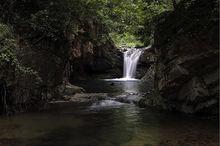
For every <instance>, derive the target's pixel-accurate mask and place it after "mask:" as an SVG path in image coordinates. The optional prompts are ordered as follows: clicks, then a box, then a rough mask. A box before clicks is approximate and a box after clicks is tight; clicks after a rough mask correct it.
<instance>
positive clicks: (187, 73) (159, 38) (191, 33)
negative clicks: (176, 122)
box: [154, 0, 219, 114]
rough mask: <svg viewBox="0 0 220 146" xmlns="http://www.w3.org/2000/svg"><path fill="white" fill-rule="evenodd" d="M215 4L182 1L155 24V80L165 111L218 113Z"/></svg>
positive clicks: (215, 1)
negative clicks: (166, 109)
mask: <svg viewBox="0 0 220 146" xmlns="http://www.w3.org/2000/svg"><path fill="white" fill-rule="evenodd" d="M218 3H219V1H218V0H208V1H207V0H195V1H190V0H183V1H181V2H180V3H179V4H178V5H177V7H176V10H175V11H173V12H170V13H168V14H166V16H165V17H164V18H163V19H161V21H160V22H159V23H158V25H157V29H156V32H155V44H154V47H155V48H156V54H157V55H158V58H157V63H156V77H155V80H156V87H157V88H158V90H159V92H160V94H161V96H162V97H163V101H164V103H165V105H166V108H168V109H171V110H178V111H182V112H185V113H208V114H217V113H218V105H219V26H218V25H219V16H218V12H219V10H218Z"/></svg>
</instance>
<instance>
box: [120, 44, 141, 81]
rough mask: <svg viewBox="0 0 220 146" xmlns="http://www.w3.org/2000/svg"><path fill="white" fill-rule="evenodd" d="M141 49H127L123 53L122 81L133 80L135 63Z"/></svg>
mask: <svg viewBox="0 0 220 146" xmlns="http://www.w3.org/2000/svg"><path fill="white" fill-rule="evenodd" d="M141 53H142V50H141V49H136V48H132V49H128V50H127V51H126V52H124V70H123V78H124V79H128V80H129V79H134V78H135V73H136V68H137V63H138V60H139V58H140V56H141Z"/></svg>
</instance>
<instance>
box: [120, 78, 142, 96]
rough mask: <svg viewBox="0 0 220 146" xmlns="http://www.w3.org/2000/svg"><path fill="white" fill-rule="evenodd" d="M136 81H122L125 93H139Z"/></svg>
mask: <svg viewBox="0 0 220 146" xmlns="http://www.w3.org/2000/svg"><path fill="white" fill-rule="evenodd" d="M138 82H139V81H128V82H122V85H123V86H122V89H123V91H124V92H125V93H136V94H137V93H139V92H140V91H139V88H138Z"/></svg>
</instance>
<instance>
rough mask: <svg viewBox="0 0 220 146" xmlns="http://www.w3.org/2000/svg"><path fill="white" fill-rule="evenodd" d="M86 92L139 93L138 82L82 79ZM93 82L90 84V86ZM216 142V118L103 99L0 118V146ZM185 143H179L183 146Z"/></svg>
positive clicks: (213, 145)
mask: <svg viewBox="0 0 220 146" xmlns="http://www.w3.org/2000/svg"><path fill="white" fill-rule="evenodd" d="M76 84H78V85H81V86H82V87H84V88H85V89H86V90H87V91H88V92H95V91H96V92H106V93H114V95H115V96H116V95H118V94H123V93H125V92H128V93H134V92H137V93H138V95H139V93H140V94H142V93H144V92H146V90H148V87H147V83H142V82H130V83H126V82H105V81H91V82H90V81H87V82H86V81H85V82H79V83H76ZM92 85H93V86H92ZM166 144H167V146H172V145H171V144H173V146H200V145H201V146H203V145H204V146H217V145H218V121H217V120H207V119H204V118H202V117H195V116H189V115H184V114H179V113H170V112H167V111H161V110H157V109H153V108H140V107H138V106H136V105H134V104H127V103H120V102H117V101H113V100H104V101H99V102H96V103H91V104H82V105H76V104H71V103H59V104H57V105H56V104H55V105H51V106H50V107H49V108H48V110H46V111H43V112H35V113H26V114H20V115H16V116H12V117H1V118H0V146H158V145H160V146H166ZM184 144H185V145H184Z"/></svg>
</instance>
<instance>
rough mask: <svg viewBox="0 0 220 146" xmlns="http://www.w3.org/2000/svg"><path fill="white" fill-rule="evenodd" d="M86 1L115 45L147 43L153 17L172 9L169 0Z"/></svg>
mask: <svg viewBox="0 0 220 146" xmlns="http://www.w3.org/2000/svg"><path fill="white" fill-rule="evenodd" d="M88 3H89V4H90V5H93V6H94V8H95V9H96V10H97V11H98V14H99V16H100V17H101V19H102V22H103V23H104V24H105V25H106V26H107V28H108V31H109V32H110V36H111V37H112V39H113V40H114V42H115V43H116V45H117V46H124V45H126V46H142V45H143V43H144V44H149V43H150V40H151V33H152V30H153V19H154V17H156V16H157V15H159V14H161V13H162V12H164V11H167V10H170V9H172V1H171V0H168V1H167V2H161V1H157V0H126V1H121V0H109V1H106V0H89V1H88ZM143 36H144V37H143Z"/></svg>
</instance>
